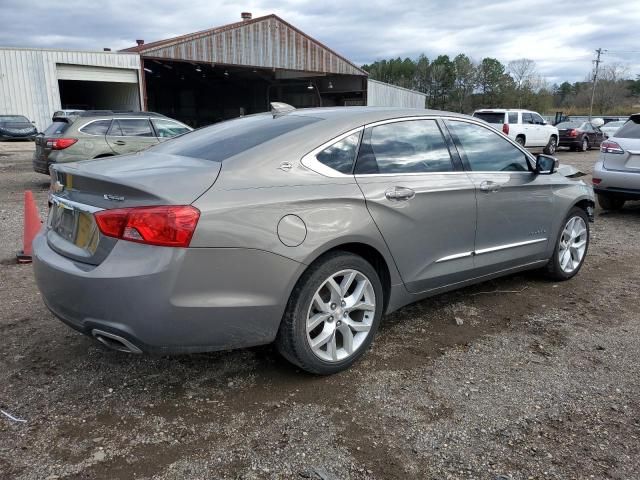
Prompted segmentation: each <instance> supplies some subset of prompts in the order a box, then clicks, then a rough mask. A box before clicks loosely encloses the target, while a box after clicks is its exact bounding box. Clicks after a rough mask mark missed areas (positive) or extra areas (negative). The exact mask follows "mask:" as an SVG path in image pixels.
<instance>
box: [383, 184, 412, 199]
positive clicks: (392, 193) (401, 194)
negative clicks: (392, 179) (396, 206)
mask: <svg viewBox="0 0 640 480" xmlns="http://www.w3.org/2000/svg"><path fill="white" fill-rule="evenodd" d="M384 196H385V197H387V200H411V199H412V198H413V197H415V196H416V192H414V191H413V190H411V189H410V188H407V187H393V188H390V189H389V190H387V191H386V192H384Z"/></svg>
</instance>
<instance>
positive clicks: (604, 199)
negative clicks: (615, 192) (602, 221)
mask: <svg viewBox="0 0 640 480" xmlns="http://www.w3.org/2000/svg"><path fill="white" fill-rule="evenodd" d="M624 202H625V200H624V198H619V197H612V196H610V195H602V194H598V204H599V205H600V206H601V207H602V209H603V210H620V209H621V208H622V207H623V206H624Z"/></svg>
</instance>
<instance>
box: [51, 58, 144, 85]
mask: <svg viewBox="0 0 640 480" xmlns="http://www.w3.org/2000/svg"><path fill="white" fill-rule="evenodd" d="M56 71H57V73H58V80H85V81H89V82H118V83H138V71H137V70H133V69H130V68H108V67H89V66H86V65H67V64H62V63H58V64H57V65H56Z"/></svg>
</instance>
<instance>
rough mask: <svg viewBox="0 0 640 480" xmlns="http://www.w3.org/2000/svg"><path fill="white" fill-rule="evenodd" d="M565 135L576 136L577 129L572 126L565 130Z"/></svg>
mask: <svg viewBox="0 0 640 480" xmlns="http://www.w3.org/2000/svg"><path fill="white" fill-rule="evenodd" d="M567 136H569V137H577V136H578V131H577V130H576V129H575V128H572V129H571V130H569V131H568V132H567Z"/></svg>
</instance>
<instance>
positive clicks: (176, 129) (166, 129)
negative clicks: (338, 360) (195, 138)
mask: <svg viewBox="0 0 640 480" xmlns="http://www.w3.org/2000/svg"><path fill="white" fill-rule="evenodd" d="M151 121H152V122H153V126H154V128H155V129H156V133H157V135H158V137H160V138H171V137H175V136H177V135H182V134H183V133H187V132H189V131H191V129H190V128H189V127H187V126H186V125H182V124H181V123H178V122H174V121H172V120H165V119H163V118H157V119H153V120H151Z"/></svg>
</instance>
